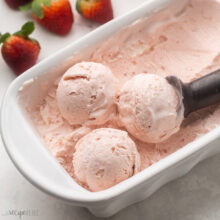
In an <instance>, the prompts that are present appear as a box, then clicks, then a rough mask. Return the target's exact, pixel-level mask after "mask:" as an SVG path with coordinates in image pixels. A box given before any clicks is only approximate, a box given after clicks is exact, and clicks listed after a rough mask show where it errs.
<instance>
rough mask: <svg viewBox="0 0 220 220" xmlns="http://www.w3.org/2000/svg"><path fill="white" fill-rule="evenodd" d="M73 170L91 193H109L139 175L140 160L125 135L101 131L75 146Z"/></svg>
mask: <svg viewBox="0 0 220 220" xmlns="http://www.w3.org/2000/svg"><path fill="white" fill-rule="evenodd" d="M75 149H76V151H75V153H74V155H73V167H74V172H75V175H76V178H77V180H78V181H79V182H81V183H83V184H85V185H87V186H88V188H89V189H91V190H92V191H100V190H104V189H107V188H109V187H111V186H114V185H115V184H117V183H119V182H121V181H123V180H125V179H127V178H129V177H131V176H133V175H134V174H135V173H137V172H139V171H140V156H139V153H138V151H137V148H136V145H135V143H134V142H133V141H132V139H131V138H130V137H129V136H128V133H127V132H126V131H122V130H118V129H113V128H100V129H96V130H93V131H92V132H91V133H89V134H87V135H86V136H84V137H83V138H82V139H80V141H79V142H78V143H77V144H76V146H75Z"/></svg>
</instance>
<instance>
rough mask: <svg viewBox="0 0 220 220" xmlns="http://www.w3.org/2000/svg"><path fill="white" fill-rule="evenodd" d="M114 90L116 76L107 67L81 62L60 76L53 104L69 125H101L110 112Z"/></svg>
mask: <svg viewBox="0 0 220 220" xmlns="http://www.w3.org/2000/svg"><path fill="white" fill-rule="evenodd" d="M115 92H116V79H115V77H114V75H113V74H112V72H111V70H110V69H109V68H108V67H106V66H104V65H102V64H99V63H93V62H81V63H78V64H76V65H74V66H73V67H71V68H70V69H69V70H68V71H67V72H66V73H65V74H64V75H63V77H62V78H61V80H60V82H59V85H58V88H57V103H58V106H59V109H60V112H61V113H62V115H63V117H64V118H65V119H66V120H67V121H68V122H69V123H70V124H73V125H80V124H87V125H91V124H93V125H97V124H104V123H105V122H106V121H108V118H109V116H110V115H111V114H114V110H115V108H114V107H115V104H114V100H115Z"/></svg>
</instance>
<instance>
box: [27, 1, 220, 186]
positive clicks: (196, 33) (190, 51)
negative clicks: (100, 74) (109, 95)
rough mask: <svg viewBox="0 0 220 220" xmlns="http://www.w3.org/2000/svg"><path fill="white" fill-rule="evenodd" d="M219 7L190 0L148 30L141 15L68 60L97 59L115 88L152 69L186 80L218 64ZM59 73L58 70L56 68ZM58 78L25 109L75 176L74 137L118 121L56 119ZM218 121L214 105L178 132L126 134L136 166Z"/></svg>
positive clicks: (219, 110)
mask: <svg viewBox="0 0 220 220" xmlns="http://www.w3.org/2000/svg"><path fill="white" fill-rule="evenodd" d="M219 12H220V4H219V3H217V2H216V1H214V0H191V1H190V3H189V5H188V7H187V8H186V11H185V12H184V13H183V14H181V15H180V16H179V17H175V18H172V19H171V20H170V21H169V22H167V23H165V24H163V25H162V26H158V27H157V28H155V29H153V30H149V28H148V26H147V20H146V19H143V20H140V21H138V22H137V23H135V24H133V25H131V26H129V27H127V28H125V29H123V30H121V31H119V33H117V34H115V35H114V36H112V37H111V38H110V39H108V40H106V41H105V42H103V43H101V44H100V45H99V46H98V47H97V48H95V49H94V50H93V51H92V53H87V52H86V51H85V52H83V53H82V54H81V55H80V56H79V57H81V58H79V57H78V58H74V59H73V60H72V61H71V65H73V64H75V63H76V62H79V61H82V60H87V61H93V62H98V63H102V64H104V65H106V66H108V67H109V68H110V69H111V71H112V72H113V74H114V75H115V77H116V78H117V79H118V80H119V82H120V83H119V88H120V87H122V86H123V84H124V83H125V82H126V81H127V80H129V79H131V78H132V77H133V76H134V75H137V74H139V73H146V74H148V73H154V74H158V75H160V76H163V77H165V76H168V75H177V76H178V77H179V78H181V79H182V80H183V81H185V82H189V81H191V80H193V79H196V78H198V77H201V76H203V75H205V74H208V73H210V72H211V71H214V70H216V69H218V68H220V38H219V36H220V13H219ZM65 68H66V67H65ZM65 68H64V69H65ZM62 74H64V71H61V72H60V75H62ZM58 80H59V79H58ZM58 80H56V81H55V82H54V84H53V85H52V86H50V89H49V91H48V92H47V95H45V96H44V98H43V101H42V102H41V103H40V104H39V105H37V106H35V108H34V109H35V110H34V111H33V108H31V111H30V110H29V107H28V106H27V109H28V112H29V115H30V117H31V120H32V121H33V122H34V124H35V126H36V127H37V130H38V131H39V133H40V135H41V136H42V138H43V140H44V141H45V144H46V146H47V147H48V148H49V149H50V151H51V152H52V153H53V155H54V156H56V158H57V160H58V161H59V162H60V163H61V165H63V167H64V168H65V169H66V170H67V172H68V173H69V174H70V175H71V176H72V177H73V178H75V174H74V169H73V165H72V159H73V152H74V151H75V148H74V146H75V144H76V142H77V141H78V140H79V138H80V137H82V136H84V135H85V134H87V133H88V132H89V131H90V130H93V129H95V128H99V127H112V128H119V125H117V123H116V122H117V117H112V118H111V119H110V121H109V122H107V123H106V124H105V125H102V126H94V127H90V128H86V127H81V126H72V125H70V124H69V123H68V122H67V121H66V120H65V119H63V118H62V116H61V114H60V111H59V109H58V106H57V102H56V89H57V84H58V83H57V81H58ZM219 125H220V107H219V105H216V106H211V107H210V108H206V109H203V110H201V111H198V112H195V113H193V114H190V115H189V117H187V119H185V120H184V121H183V124H182V126H181V129H180V130H179V132H178V133H176V134H174V135H173V136H171V137H170V138H169V139H168V140H166V141H164V142H162V143H159V144H147V143H143V142H141V141H138V140H136V139H135V138H133V137H132V136H131V138H132V139H133V140H134V141H135V143H136V145H137V148H138V151H139V153H140V157H141V169H144V168H146V167H148V166H149V165H151V164H153V163H155V162H157V161H158V160H160V159H162V158H164V157H165V156H167V155H169V154H171V153H172V152H175V151H176V150H178V149H180V148H181V147H183V146H185V145H186V144H188V143H190V142H192V141H193V140H195V139H196V138H198V137H200V136H202V135H203V134H205V133H207V132H209V131H210V130H212V129H214V128H215V127H217V126H219ZM120 128H121V129H124V128H123V127H120ZM85 187H87V186H85ZM88 189H89V188H88ZM89 190H91V189H89Z"/></svg>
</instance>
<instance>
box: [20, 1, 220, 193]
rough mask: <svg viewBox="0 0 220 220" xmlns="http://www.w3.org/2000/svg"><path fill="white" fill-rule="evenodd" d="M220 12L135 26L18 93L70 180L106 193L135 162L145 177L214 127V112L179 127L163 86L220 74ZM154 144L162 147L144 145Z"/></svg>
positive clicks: (214, 5) (203, 10)
mask: <svg viewBox="0 0 220 220" xmlns="http://www.w3.org/2000/svg"><path fill="white" fill-rule="evenodd" d="M219 12H220V3H219V2H217V1H215V0H190V1H189V4H188V6H187V7H186V8H185V10H184V11H183V12H182V13H181V14H178V15H170V14H169V13H168V14H169V15H168V17H166V20H162V22H159V23H158V22H157V21H158V20H157V21H156V23H155V22H154V20H153V19H151V18H150V20H149V18H143V19H140V20H139V21H136V22H135V23H134V24H132V25H130V26H128V27H125V28H124V29H122V30H120V31H119V32H118V33H116V34H114V35H113V36H111V37H110V38H109V39H105V41H104V42H100V43H99V44H98V45H94V46H93V47H91V48H88V49H87V50H84V51H82V52H81V53H79V54H77V55H74V56H73V57H71V58H70V59H68V60H67V61H66V62H64V63H63V64H62V65H59V66H56V68H55V70H51V72H49V73H48V74H42V78H43V80H42V81H40V79H33V82H31V86H29V87H28V86H24V88H23V90H22V91H21V96H22V94H25V100H26V101H25V102H23V103H24V104H23V106H25V108H26V110H27V113H28V116H29V118H30V120H31V121H32V122H33V124H34V126H35V127H36V129H37V130H38V132H39V134H40V136H41V137H42V139H43V141H44V142H45V145H46V146H47V147H48V148H49V150H50V151H51V152H52V154H53V155H54V156H55V157H56V159H57V160H58V162H59V163H60V164H61V165H62V166H63V167H64V168H65V169H66V171H67V172H68V173H69V174H70V175H71V176H72V177H73V178H74V180H76V181H77V182H78V183H79V184H81V185H82V186H83V187H85V188H86V189H88V190H90V191H98V190H102V189H105V188H107V187H111V186H112V185H114V184H116V183H118V182H120V181H122V180H125V179H126V178H129V177H131V176H132V175H133V174H135V173H136V172H138V171H139V162H140V170H143V169H145V168H147V167H149V166H151V165H152V164H154V163H156V162H157V161H159V160H161V159H162V158H164V157H166V156H167V155H169V154H171V153H173V152H175V151H177V150H178V149H180V148H181V147H184V146H185V145H187V144H188V143H190V142H192V141H194V140H195V139H197V138H198V137H200V136H202V135H204V134H206V133H207V132H209V131H211V130H212V129H214V128H216V127H217V126H220V106H219V105H213V106H211V107H208V108H205V109H202V110H199V111H197V112H194V113H192V114H190V115H189V116H188V117H187V118H185V119H184V120H183V123H182V124H181V126H180V122H181V120H182V119H183V115H182V113H181V112H179V114H177V111H176V110H177V106H178V101H177V97H176V93H175V91H174V90H173V89H172V88H171V87H170V86H168V85H167V84H166V83H165V82H164V80H165V79H164V78H165V77H167V76H170V75H176V76H178V77H179V78H180V79H181V81H183V82H184V83H187V82H191V81H192V80H194V79H197V78H200V77H202V76H204V75H207V74H208V73H210V72H213V71H215V70H217V69H220V37H219V36H220V13H219ZM157 16H158V15H157ZM161 17H163V16H161ZM157 18H158V17H157ZM82 61H87V62H86V63H85V62H83V63H80V64H77V65H75V64H76V63H79V62H82ZM88 62H89V63H88ZM97 63H101V64H97ZM72 66H73V67H72ZM69 68H70V69H69ZM68 69H69V70H68ZM67 70H68V71H67ZM66 71H67V72H66ZM139 74H141V75H139ZM151 74H156V75H157V77H155V76H154V77H152V75H151ZM136 75H138V76H136ZM134 76H136V77H135V78H133V77H134ZM132 78H133V79H132ZM60 79H61V81H60ZM115 79H116V81H117V83H115ZM131 79H132V80H131ZM130 80H131V81H130ZM58 84H59V86H58ZM133 86H135V87H137V91H136V94H135V92H134V90H133ZM129 87H130V88H129ZM150 87H156V90H155V91H156V93H159V91H162V92H163V93H162V94H161V95H162V98H158V97H157V96H156V95H155V94H154V93H152V91H150V89H149V88H150ZM30 91H34V92H30ZM36 91H37V95H36ZM40 91H41V92H40ZM126 92H127V94H126ZM120 93H121V96H120V98H119V99H118V100H117V101H118V103H116V100H115V99H114V96H115V94H120ZM33 94H34V95H35V99H34V98H33V96H34V95H33ZM147 94H150V96H149V97H150V98H149V100H148V98H147ZM134 97H136V98H139V97H140V98H143V100H141V99H138V102H137V103H134ZM116 104H118V107H119V108H118V110H117V108H116V106H117V105H116ZM135 104H137V106H136V105H135ZM132 108H133V109H132ZM154 111H155V112H156V114H153V112H154ZM148 116H149V118H147V117H148ZM119 119H120V120H119ZM100 128H101V130H100ZM110 128H112V129H117V131H115V130H111V132H110V130H109V129H110ZM155 128H158V129H159V133H158V135H156V136H154V135H153V133H152V131H153V130H154V129H155ZM96 129H98V130H96ZM178 129H179V130H178ZM123 130H125V131H123ZM113 131H114V132H113ZM176 131H177V133H175V134H173V135H172V136H171V137H170V138H168V139H167V140H164V139H165V138H166V137H167V135H168V134H169V135H170V134H172V133H174V132H176ZM90 132H91V133H90ZM88 133H89V134H88ZM127 133H128V134H127ZM113 134H114V135H113ZM128 135H129V136H128ZM84 136H85V137H84ZM99 137H101V142H98V140H96V138H99ZM123 137H124V139H123ZM81 138H82V139H81ZM158 138H159V139H160V140H163V141H162V142H160V143H147V142H156V141H157V140H158ZM134 143H135V144H134ZM118 144H119V145H118ZM119 146H124V148H125V149H123V148H120V147H119ZM112 147H113V149H114V150H112ZM136 147H137V151H138V153H139V155H140V161H139V159H138V153H137V152H136ZM123 150H125V152H126V153H127V155H129V156H130V159H128V158H126V157H125V158H124V157H122V155H123V154H122V152H123ZM112 151H114V152H112ZM117 153H118V157H116V154H117ZM132 155H136V156H135V158H134V157H133V156H132ZM132 158H133V159H132ZM103 161H104V162H103ZM112 161H113V162H112ZM84 162H86V163H84ZM133 165H135V171H134V172H133ZM107 171H108V172H107ZM99 180H102V181H99Z"/></svg>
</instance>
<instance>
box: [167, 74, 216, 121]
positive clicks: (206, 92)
mask: <svg viewBox="0 0 220 220" xmlns="http://www.w3.org/2000/svg"><path fill="white" fill-rule="evenodd" d="M166 79H167V81H168V82H169V83H170V84H171V85H173V86H175V87H176V88H177V89H178V91H179V92H180V94H181V95H182V98H183V99H182V103H183V107H184V117H187V115H189V114H190V113H191V112H194V111H196V110H199V109H201V108H204V107H207V106H210V105H213V104H217V103H219V102H220V70H217V71H215V72H213V73H210V74H208V75H206V76H204V77H201V78H199V79H197V80H195V81H192V82H190V83H183V82H182V81H181V80H180V79H179V78H178V77H176V76H168V77H166Z"/></svg>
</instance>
